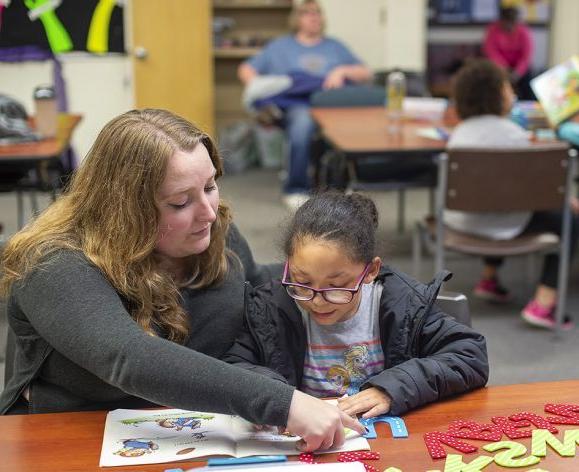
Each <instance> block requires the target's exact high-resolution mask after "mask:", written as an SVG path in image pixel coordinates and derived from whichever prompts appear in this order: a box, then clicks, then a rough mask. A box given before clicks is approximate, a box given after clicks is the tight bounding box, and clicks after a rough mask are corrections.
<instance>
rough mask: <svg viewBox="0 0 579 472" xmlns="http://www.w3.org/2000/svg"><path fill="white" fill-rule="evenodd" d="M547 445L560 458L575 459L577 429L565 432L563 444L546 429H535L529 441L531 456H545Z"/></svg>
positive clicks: (578, 435) (578, 433) (578, 434)
mask: <svg viewBox="0 0 579 472" xmlns="http://www.w3.org/2000/svg"><path fill="white" fill-rule="evenodd" d="M547 444H548V445H549V446H551V448H552V449H553V450H554V451H555V452H556V453H557V454H559V455H560V456H563V457H575V445H576V444H579V429H569V430H567V431H565V436H563V443H561V441H559V440H558V439H557V438H556V437H555V436H554V435H553V434H552V433H550V432H549V431H547V430H546V429H535V430H534V431H533V439H532V441H531V454H533V455H534V456H537V457H545V456H546V455H547Z"/></svg>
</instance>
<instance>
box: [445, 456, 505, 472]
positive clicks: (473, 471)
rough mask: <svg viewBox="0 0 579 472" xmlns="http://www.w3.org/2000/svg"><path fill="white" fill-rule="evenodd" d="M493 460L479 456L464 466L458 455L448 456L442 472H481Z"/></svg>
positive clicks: (489, 457)
mask: <svg viewBox="0 0 579 472" xmlns="http://www.w3.org/2000/svg"><path fill="white" fill-rule="evenodd" d="M493 460H494V459H493V458H492V457H491V456H479V457H477V458H476V459H475V460H473V461H472V462H470V463H468V464H465V463H464V462H463V461H462V456H461V455H460V454H449V455H448V456H446V462H445V463H444V472H481V471H482V470H483V469H484V468H485V467H486V466H487V465H489V464H490V463H491V462H493Z"/></svg>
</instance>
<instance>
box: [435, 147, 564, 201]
mask: <svg viewBox="0 0 579 472" xmlns="http://www.w3.org/2000/svg"><path fill="white" fill-rule="evenodd" d="M447 156H448V159H447V162H446V164H445V163H444V159H443V160H442V165H443V166H445V167H444V169H443V168H441V171H442V172H441V177H440V180H439V184H440V185H443V187H444V179H446V185H445V187H446V190H445V194H444V199H445V208H447V209H450V210H460V211H481V212H485V211H486V212H499V211H505V212H514V211H543V210H553V209H561V208H563V205H564V202H565V190H566V178H567V170H568V169H567V168H568V165H569V151H568V146H567V144H565V143H555V144H550V145H545V146H539V145H537V146H532V147H529V148H524V149H496V150H495V149H485V150H481V149H449V150H448V151H447ZM440 191H441V192H442V191H444V188H441V189H440Z"/></svg>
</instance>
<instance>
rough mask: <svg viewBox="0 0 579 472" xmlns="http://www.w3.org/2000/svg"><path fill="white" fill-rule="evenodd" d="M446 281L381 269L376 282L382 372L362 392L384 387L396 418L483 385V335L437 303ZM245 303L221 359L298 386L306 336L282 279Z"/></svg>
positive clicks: (249, 296)
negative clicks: (240, 327)
mask: <svg viewBox="0 0 579 472" xmlns="http://www.w3.org/2000/svg"><path fill="white" fill-rule="evenodd" d="M449 278H450V274H449V273H448V272H442V273H440V274H438V275H437V277H436V278H435V279H434V280H433V281H432V282H431V283H429V284H423V283H421V282H418V281H416V280H413V279H412V278H410V277H409V276H407V275H406V274H403V273H401V272H398V271H396V270H395V269H392V268H389V267H385V268H384V269H382V271H381V272H380V274H379V276H378V277H377V279H376V282H375V283H381V284H383V287H384V289H383V291H382V296H381V299H380V312H379V326H380V340H381V344H382V350H383V352H384V370H383V371H382V372H380V373H379V374H377V375H375V376H373V377H371V378H370V379H368V380H367V381H366V382H365V383H364V384H363V385H362V389H364V388H368V387H371V386H375V387H379V388H381V389H383V390H384V391H385V392H386V393H387V394H388V395H389V396H390V397H391V398H392V404H391V408H390V413H391V414H393V415H400V414H402V413H404V412H406V411H408V410H410V409H413V408H416V407H418V406H420V405H424V404H426V403H430V402H434V401H436V400H440V399H442V398H445V397H449V396H451V395H456V394H459V393H463V392H467V391H469V390H473V389H475V388H478V387H482V386H484V385H485V384H486V382H487V380H488V374H489V365H488V357H487V351H486V342H485V339H484V337H483V336H482V335H481V334H478V333H477V332H475V331H474V330H472V329H471V328H469V327H467V326H465V325H463V324H461V323H459V322H457V321H456V320H455V319H454V318H452V317H451V316H449V315H447V314H445V313H443V312H442V311H440V309H439V308H438V307H437V306H436V305H435V304H434V302H435V300H436V297H437V294H438V291H439V289H440V286H441V285H442V283H443V282H444V281H445V280H448V279H449ZM245 303H246V309H245V320H244V329H243V331H242V332H241V333H240V335H239V336H238V338H237V340H236V342H235V344H234V345H233V346H232V348H231V349H230V350H229V352H228V353H227V354H226V356H225V357H224V360H226V361H227V362H229V363H232V364H236V365H238V366H240V367H242V368H245V369H249V370H253V371H256V372H259V373H261V374H265V375H267V376H269V377H273V378H276V379H278V380H280V381H283V382H287V383H289V384H291V385H294V386H297V387H298V388H299V386H301V384H302V376H303V367H304V358H305V353H306V349H307V339H306V338H307V335H306V329H305V326H304V324H303V322H302V317H301V314H300V312H299V310H298V308H297V305H296V303H295V302H294V300H293V299H292V298H291V297H290V296H289V295H288V294H287V292H286V291H285V288H284V287H283V286H282V285H281V283H280V281H279V280H278V281H274V282H272V283H269V284H267V285H264V286H262V287H258V288H257V289H253V288H251V287H250V286H248V287H247V289H246V302H245Z"/></svg>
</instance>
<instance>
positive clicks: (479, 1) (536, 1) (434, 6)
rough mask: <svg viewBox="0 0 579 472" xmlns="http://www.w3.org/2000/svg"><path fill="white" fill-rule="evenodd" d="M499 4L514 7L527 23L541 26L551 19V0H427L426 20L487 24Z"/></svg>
mask: <svg viewBox="0 0 579 472" xmlns="http://www.w3.org/2000/svg"><path fill="white" fill-rule="evenodd" d="M501 7H514V8H517V9H518V10H519V12H520V14H519V18H520V19H521V20H522V21H523V22H525V23H528V24H531V25H544V24H548V23H549V21H550V20H551V0H429V2H428V8H429V23H430V24H438V25H451V24H456V25H460V24H471V25H472V24H485V23H490V22H492V21H495V20H497V19H498V18H499V10H500V8H501Z"/></svg>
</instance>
